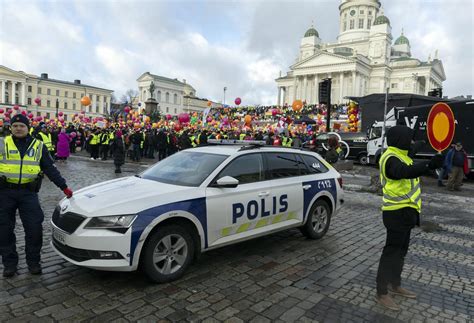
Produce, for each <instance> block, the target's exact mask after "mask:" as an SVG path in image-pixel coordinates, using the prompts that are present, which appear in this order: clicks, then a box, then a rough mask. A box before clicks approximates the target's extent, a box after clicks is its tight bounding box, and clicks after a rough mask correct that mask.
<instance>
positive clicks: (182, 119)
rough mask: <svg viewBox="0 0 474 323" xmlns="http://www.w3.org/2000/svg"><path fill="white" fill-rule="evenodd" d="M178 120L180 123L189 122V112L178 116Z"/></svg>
mask: <svg viewBox="0 0 474 323" xmlns="http://www.w3.org/2000/svg"><path fill="white" fill-rule="evenodd" d="M178 120H179V122H180V123H188V122H189V114H187V113H181V114H180V115H179V116H178Z"/></svg>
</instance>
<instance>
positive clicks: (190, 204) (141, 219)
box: [130, 197, 207, 265]
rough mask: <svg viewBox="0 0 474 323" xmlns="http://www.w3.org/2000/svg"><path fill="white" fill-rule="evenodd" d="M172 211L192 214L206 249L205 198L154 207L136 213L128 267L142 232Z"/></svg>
mask: <svg viewBox="0 0 474 323" xmlns="http://www.w3.org/2000/svg"><path fill="white" fill-rule="evenodd" d="M172 211H186V212H189V213H191V214H193V215H194V216H195V217H196V218H197V219H198V220H199V222H201V225H202V228H203V230H204V242H205V248H207V216H206V215H207V210H206V198H204V197H202V198H197V199H192V200H186V201H179V202H175V203H170V204H165V205H160V206H156V207H153V208H150V209H147V210H144V211H141V212H139V213H138V216H137V219H136V220H135V222H134V223H133V226H132V239H131V246H130V265H132V262H133V256H134V254H135V249H136V248H137V245H138V240H139V239H140V237H141V235H142V233H143V230H145V228H146V227H147V226H148V225H149V224H150V223H151V222H152V221H153V220H155V219H156V218H158V217H159V216H160V215H163V214H165V213H168V212H172Z"/></svg>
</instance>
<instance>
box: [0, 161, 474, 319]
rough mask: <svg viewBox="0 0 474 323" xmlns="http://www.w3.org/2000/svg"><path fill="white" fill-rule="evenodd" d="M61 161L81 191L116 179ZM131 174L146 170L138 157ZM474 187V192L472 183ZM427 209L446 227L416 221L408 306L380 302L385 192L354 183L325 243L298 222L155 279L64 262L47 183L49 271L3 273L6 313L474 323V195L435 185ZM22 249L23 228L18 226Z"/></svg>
mask: <svg viewBox="0 0 474 323" xmlns="http://www.w3.org/2000/svg"><path fill="white" fill-rule="evenodd" d="M58 168H59V169H60V170H61V172H62V173H63V175H64V176H65V177H66V178H67V179H68V183H69V185H70V186H71V187H72V188H73V189H74V190H77V189H79V188H81V187H84V186H86V185H89V184H93V183H96V182H99V181H102V180H106V179H112V178H115V177H116V176H117V175H115V174H114V173H113V165H112V164H111V163H110V162H99V161H88V160H86V159H80V158H74V159H71V160H70V161H68V162H67V163H66V164H60V165H59V166H58ZM123 169H124V173H123V174H121V176H129V175H133V174H135V173H136V172H138V171H140V170H141V169H144V168H143V166H140V165H136V164H135V165H132V164H127V165H125V166H124V168H123ZM464 187H465V189H467V190H472V189H473V185H472V184H466V185H465V186H464ZM428 191H429V192H430V194H429V195H428V194H424V216H425V218H429V219H431V220H434V221H435V222H437V223H439V224H440V227H441V228H440V230H438V231H434V232H425V231H422V230H420V229H415V231H414V233H413V237H412V241H411V246H410V251H409V254H408V256H407V261H406V265H405V270H404V272H403V282H404V285H405V286H407V287H409V288H411V289H413V290H414V291H416V292H417V293H418V298H417V299H416V300H408V299H402V298H396V300H397V302H399V303H400V304H401V307H402V311H401V312H398V313H397V312H391V311H387V310H384V309H382V308H381V307H380V306H379V305H377V304H376V303H375V300H374V295H375V275H376V269H377V264H378V260H379V257H380V253H381V248H382V247H383V243H384V237H385V231H384V229H383V225H382V221H381V216H380V212H379V207H380V199H381V198H380V197H379V196H377V195H374V194H369V193H360V192H350V191H349V192H346V204H345V206H344V208H343V210H342V211H341V212H340V213H339V215H338V216H337V217H335V218H334V219H332V224H331V228H330V231H329V232H328V234H327V235H326V236H325V237H324V238H323V239H322V240H319V241H312V240H307V239H305V238H304V237H303V236H302V234H300V232H299V231H298V230H290V231H286V232H282V233H277V234H273V235H271V236H268V237H264V238H259V239H257V240H253V241H249V242H245V243H241V244H239V245H235V246H230V247H225V248H221V249H218V250H214V251H211V252H209V253H206V254H204V255H203V256H202V257H201V258H200V259H199V260H198V261H197V263H195V264H194V265H193V266H192V267H191V269H190V270H189V272H188V273H187V274H186V275H185V276H184V277H183V278H182V279H181V280H179V281H176V282H174V283H169V284H161V285H157V284H152V283H150V282H149V281H148V280H147V278H146V277H145V275H144V274H142V273H140V272H135V273H114V272H99V271H94V270H89V269H85V268H81V267H77V266H74V265H71V264H69V263H67V262H65V261H64V260H63V259H62V258H60V257H59V256H58V255H56V254H55V253H54V252H53V251H52V249H51V247H50V246H49V241H50V233H51V228H50V224H49V219H50V218H51V214H52V211H53V208H54V207H55V204H56V203H57V201H58V200H59V199H60V198H62V192H61V191H60V190H59V189H57V188H56V187H54V186H53V185H52V184H51V183H50V182H49V181H45V183H44V187H43V188H42V191H41V194H40V198H41V202H42V205H43V209H44V211H45V215H46V218H47V221H45V225H44V227H45V232H46V233H45V246H44V247H43V267H44V274H43V275H42V276H39V277H38V276H31V275H29V274H28V273H27V270H26V267H25V263H24V260H22V261H21V263H20V265H21V268H20V274H19V275H18V276H16V277H14V278H12V279H8V280H6V279H3V278H0V321H1V322H5V321H13V320H16V321H35V322H37V321H57V320H62V321H81V320H84V321H91V320H92V321H97V322H105V321H111V320H117V321H136V320H141V321H158V320H166V321H185V320H187V321H205V322H215V321H227V322H247V321H251V322H270V321H281V322H291V321H299V322H310V321H320V322H346V321H347V322H349V321H352V322H364V321H369V322H406V321H413V322H423V321H425V322H437V321H445V322H472V321H473V320H474V285H473V281H474V246H473V245H474V216H473V215H474V210H473V208H472V207H471V206H472V205H473V202H474V197H473V196H474V195H470V197H469V196H461V197H459V196H456V195H453V194H447V193H446V192H445V191H440V190H437V188H433V187H430V188H429V189H428ZM17 233H18V236H17V237H18V244H19V249H20V250H19V252H20V255H21V256H23V257H24V250H23V249H24V244H23V233H22V229H21V225H19V224H18V225H17Z"/></svg>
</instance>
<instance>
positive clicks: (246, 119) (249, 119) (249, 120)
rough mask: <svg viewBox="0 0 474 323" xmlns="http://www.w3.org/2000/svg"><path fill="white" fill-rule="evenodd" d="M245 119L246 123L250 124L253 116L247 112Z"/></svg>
mask: <svg viewBox="0 0 474 323" xmlns="http://www.w3.org/2000/svg"><path fill="white" fill-rule="evenodd" d="M244 121H245V124H246V125H249V124H250V122H252V117H251V116H249V115H248V114H247V115H246V116H245V118H244Z"/></svg>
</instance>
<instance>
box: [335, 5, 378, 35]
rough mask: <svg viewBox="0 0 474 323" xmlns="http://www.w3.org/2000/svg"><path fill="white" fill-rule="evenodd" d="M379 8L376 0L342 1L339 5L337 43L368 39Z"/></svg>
mask: <svg viewBox="0 0 474 323" xmlns="http://www.w3.org/2000/svg"><path fill="white" fill-rule="evenodd" d="M380 6H381V5H380V2H379V1H378V0H342V2H341V4H340V5H339V15H340V16H339V21H340V23H339V25H340V26H339V36H338V37H337V39H338V40H339V42H345V41H350V40H352V39H361V38H367V37H369V33H370V28H371V27H372V25H373V24H374V22H375V20H376V18H377V17H378V13H379V10H380Z"/></svg>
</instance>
